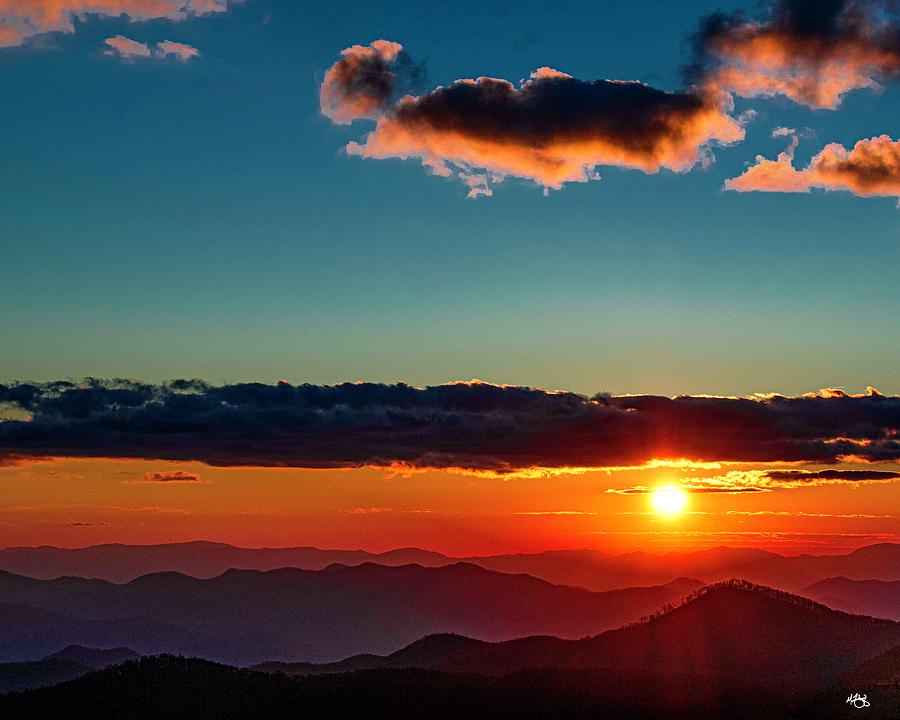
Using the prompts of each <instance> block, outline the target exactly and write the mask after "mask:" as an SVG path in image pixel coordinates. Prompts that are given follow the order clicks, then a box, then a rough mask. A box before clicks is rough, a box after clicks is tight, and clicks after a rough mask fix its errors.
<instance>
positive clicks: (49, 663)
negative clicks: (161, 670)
mask: <svg viewBox="0 0 900 720" xmlns="http://www.w3.org/2000/svg"><path fill="white" fill-rule="evenodd" d="M139 657H140V655H138V654H137V653H136V652H134V651H133V650H129V649H128V648H105V649H104V648H88V647H83V646H81V645H70V646H68V647H65V648H63V649H62V650H60V651H59V652H57V653H54V654H53V655H49V656H47V657H45V658H44V659H43V660H35V661H33V662H22V663H0V693H5V692H18V691H22V690H30V689H34V688H40V687H49V686H51V685H57V684H59V683H62V682H65V681H67V680H72V679H74V678H77V677H81V676H82V675H87V674H88V673H90V672H93V671H94V670H100V669H102V668H105V667H109V666H111V665H119V664H121V663H125V662H129V661H131V660H137V659H138V658H139Z"/></svg>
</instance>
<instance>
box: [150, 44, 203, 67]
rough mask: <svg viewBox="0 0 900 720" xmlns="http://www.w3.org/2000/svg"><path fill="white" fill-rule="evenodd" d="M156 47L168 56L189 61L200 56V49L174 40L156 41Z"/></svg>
mask: <svg viewBox="0 0 900 720" xmlns="http://www.w3.org/2000/svg"><path fill="white" fill-rule="evenodd" d="M156 49H157V50H158V51H159V52H160V53H161V54H162V55H165V56H167V57H174V58H176V59H178V60H183V61H184V62H187V61H188V60H190V59H191V58H195V57H200V51H199V50H198V49H197V48H195V47H193V46H192V45H185V44H184V43H179V42H173V41H172V40H163V41H161V42H158V43H156Z"/></svg>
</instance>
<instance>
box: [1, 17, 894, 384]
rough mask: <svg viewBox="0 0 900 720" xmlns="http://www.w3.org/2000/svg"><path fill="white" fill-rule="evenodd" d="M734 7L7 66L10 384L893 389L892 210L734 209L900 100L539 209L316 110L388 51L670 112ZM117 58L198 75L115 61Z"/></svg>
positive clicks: (789, 108)
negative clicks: (471, 191)
mask: <svg viewBox="0 0 900 720" xmlns="http://www.w3.org/2000/svg"><path fill="white" fill-rule="evenodd" d="M733 6H734V5H733V4H732V5H728V4H725V3H720V2H712V3H699V2H698V3H687V2H685V3H677V4H676V3H670V2H644V3H640V4H639V5H636V4H635V3H633V2H606V3H566V2H557V3H553V4H552V6H547V5H546V4H543V3H536V2H535V3H528V2H524V3H513V2H500V1H498V2H490V3H475V2H472V3H457V4H453V6H452V7H451V6H448V7H443V8H442V9H441V10H440V12H436V11H435V8H434V6H431V5H430V4H425V3H412V2H410V3H398V2H392V3H371V2H370V3H352V2H349V3H348V2H345V3H340V4H337V3H334V4H327V5H322V6H316V7H310V6H308V4H306V3H296V2H290V1H288V0H246V2H245V3H243V4H242V5H240V6H236V7H233V8H232V9H231V10H230V11H229V12H228V13H221V14H216V15H213V16H206V17H200V18H192V19H189V20H185V21H181V22H171V21H168V20H159V21H151V22H144V23H134V22H129V21H128V20H127V18H90V19H88V20H87V21H86V22H84V23H79V24H78V26H77V28H76V31H75V32H74V33H73V34H65V33H58V34H53V35H51V36H45V37H44V38H43V39H42V40H41V42H38V43H33V44H28V45H25V46H22V47H10V48H6V49H3V50H0V96H2V97H3V101H4V109H3V112H2V113H0V136H2V137H3V138H4V142H3V144H2V146H0V147H2V150H0V168H2V169H0V257H2V259H3V267H4V272H3V278H4V281H3V284H2V289H0V336H2V337H3V339H4V341H3V347H2V349H0V380H14V379H26V378H28V379H35V380H46V379H53V378H59V377H81V376H84V375H94V376H103V377H110V376H125V377H141V378H146V379H152V380H161V379H165V378H172V377H181V376H199V377H203V378H206V379H208V380H211V381H214V382H215V381H240V380H260V381H263V380H266V381H268V380H277V379H287V380H290V381H295V382H304V381H305V382H316V383H329V382H339V381H343V380H354V379H367V380H373V381H394V380H405V381H408V382H411V383H415V384H419V385H422V384H427V383H439V382H444V381H448V380H453V379H460V378H464V379H468V378H471V377H479V378H482V379H485V380H491V381H495V382H506V383H515V384H527V385H535V386H542V387H549V388H566V389H571V390H575V391H579V392H596V391H599V390H608V391H613V392H620V393H625V392H657V393H665V394H674V393H703V392H706V393H735V394H745V393H751V392H756V391H780V392H786V393H799V392H804V391H808V390H814V389H817V388H819V387H826V386H845V387H847V388H848V389H851V390H854V391H856V390H860V389H862V388H863V387H864V386H865V385H867V384H870V385H874V386H876V387H878V388H879V389H880V390H882V391H883V392H893V393H896V392H898V391H900V379H898V376H897V372H896V368H897V367H898V360H900V358H898V351H897V348H898V343H897V338H898V335H900V319H898V318H900V314H898V313H897V312H896V310H897V308H898V307H900V289H898V288H900V283H898V282H897V281H898V271H897V268H898V267H900V250H898V248H900V243H898V240H900V237H898V235H900V233H898V229H900V211H898V209H897V203H896V200H895V199H891V198H860V197H856V196H854V195H851V194H849V193H844V192H828V193H825V192H822V191H814V192H812V193H810V194H808V195H804V194H776V193H740V194H739V193H733V192H724V191H722V189H721V187H722V183H723V182H724V180H725V179H727V178H731V177H734V176H736V175H738V174H740V172H741V171H742V170H743V169H744V166H745V164H747V163H748V162H751V161H752V160H753V158H754V157H755V156H756V155H757V154H758V153H760V154H763V155H765V156H766V157H771V158H774V156H775V155H776V154H777V153H778V152H780V151H781V150H783V149H784V147H785V145H786V143H785V139H784V138H774V139H773V138H771V137H770V134H771V131H772V129H773V128H775V127H777V126H789V127H794V128H810V130H811V131H812V132H811V133H809V135H810V137H804V138H801V141H800V146H799V149H798V151H797V158H798V161H799V163H800V164H805V162H806V161H807V160H808V159H809V157H810V156H811V155H813V154H814V153H815V152H817V151H818V150H820V149H821V148H822V146H823V145H824V144H825V143H828V142H832V141H834V142H840V143H842V144H844V145H846V146H847V147H850V146H852V145H853V143H855V142H856V141H857V140H859V139H861V138H867V137H871V136H873V135H879V134H882V133H887V134H891V135H892V136H896V135H897V131H898V129H897V127H896V118H898V117H900V88H898V87H896V86H894V87H890V86H888V87H886V88H885V89H884V90H883V91H881V92H871V91H867V90H863V91H855V92H851V93H849V94H848V95H847V96H846V98H845V99H844V102H843V104H842V106H841V107H840V108H839V109H838V110H836V111H831V110H810V109H808V108H805V107H803V106H800V105H797V104H795V103H793V102H791V101H789V100H787V99H784V98H778V99H770V100H766V99H750V100H745V99H738V100H737V107H736V112H741V111H742V110H745V109H747V108H753V109H755V110H756V111H757V112H758V113H759V115H758V116H757V117H756V118H755V119H753V120H752V121H751V122H750V123H749V124H748V125H747V138H746V140H745V141H744V142H742V143H738V144H736V145H733V146H730V147H727V148H717V149H715V156H716V162H715V164H714V165H712V167H710V168H709V169H707V170H703V169H701V168H699V167H698V168H696V169H695V170H693V171H692V172H690V173H687V174H675V173H671V172H668V171H663V172H661V173H659V174H656V175H645V174H644V173H642V172H640V171H636V170H624V169H616V168H601V174H602V176H603V179H602V180H601V181H599V182H591V183H585V184H578V183H573V184H569V185H567V186H566V187H565V188H564V189H563V190H561V191H554V192H551V193H550V194H549V196H548V197H543V196H542V193H541V190H540V188H537V187H535V186H534V185H533V184H530V183H528V182H525V181H519V180H515V179H508V180H507V181H505V182H504V183H501V184H499V185H497V186H496V187H495V189H494V195H493V197H490V198H478V199H475V200H471V199H467V198H466V192H465V188H464V187H463V186H462V185H461V184H460V183H457V182H453V181H450V180H447V179H444V178H440V177H434V176H430V175H428V174H427V173H426V172H425V171H424V170H423V168H422V167H421V166H420V164H419V163H418V162H416V161H414V160H409V161H401V160H387V161H383V162H382V161H374V160H362V159H358V158H351V157H347V155H346V153H344V152H343V150H342V148H343V146H344V145H345V144H346V143H347V142H348V141H350V140H358V139H360V138H361V137H362V135H363V134H364V133H365V132H366V131H367V130H368V129H370V127H371V124H370V123H365V122H361V123H356V124H354V125H353V126H336V125H333V124H331V123H330V122H329V121H328V119H327V118H324V117H323V116H322V115H321V114H320V112H319V106H318V95H317V93H318V88H319V85H320V84H321V82H322V78H323V76H324V72H325V71H326V70H327V68H328V67H329V66H330V65H331V64H332V63H334V62H335V60H336V59H337V58H338V57H339V53H340V51H341V49H343V48H345V47H347V46H349V45H352V44H354V43H368V42H370V41H372V40H374V39H377V38H387V39H391V40H396V41H399V42H401V43H403V45H404V46H405V48H406V49H407V51H408V52H409V53H410V55H411V56H412V57H413V58H415V59H416V60H420V61H421V60H424V61H425V62H426V66H427V70H428V76H429V80H428V87H429V88H430V87H432V86H435V85H439V84H447V83H449V82H451V81H453V80H454V79H457V78H461V77H477V76H481V75H488V76H495V77H502V78H507V79H510V80H512V81H514V82H518V80H520V79H521V78H525V77H527V76H528V74H529V73H530V72H531V71H532V70H534V69H535V68H537V67H539V66H543V65H549V66H551V67H554V68H557V69H559V70H562V71H565V72H568V73H571V74H573V75H575V76H577V77H579V78H585V79H594V78H607V79H638V80H642V81H645V82H648V83H650V84H652V85H654V86H656V87H660V88H663V89H667V90H674V89H677V88H678V87H679V84H680V65H681V64H682V63H683V62H684V61H685V59H686V56H685V51H686V36H687V35H688V34H689V33H690V32H691V31H692V30H693V29H694V28H695V27H696V25H697V22H698V20H699V19H700V17H702V16H703V15H704V14H706V13H708V12H711V11H713V10H716V9H729V8H730V7H733ZM117 34H122V35H126V36H127V37H129V38H133V39H135V40H138V41H140V42H144V43H154V42H157V41H160V40H165V39H168V40H173V41H177V42H182V43H188V44H190V45H192V46H195V47H197V48H198V49H199V50H200V52H201V53H202V56H201V57H200V58H195V59H192V60H190V61H188V62H179V61H177V60H157V59H147V60H140V59H139V60H136V61H134V62H124V61H123V60H122V59H120V58H116V57H111V56H109V55H107V54H105V53H104V44H103V43H104V39H105V38H108V37H110V36H114V35H117ZM812 133H814V135H813V134H812Z"/></svg>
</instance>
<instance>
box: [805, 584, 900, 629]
mask: <svg viewBox="0 0 900 720" xmlns="http://www.w3.org/2000/svg"><path fill="white" fill-rule="evenodd" d="M800 595H803V596H805V597H808V598H810V599H812V600H815V601H816V602H820V603H822V604H823V605H827V606H828V607H830V608H834V609H835V610H843V611H844V612H849V613H856V614H858V615H871V616H873V617H881V618H888V619H889V620H900V580H895V581H893V582H886V581H884V580H850V579H849V578H845V577H837V578H828V579H826V580H820V581H819V582H817V583H813V584H812V585H809V586H807V587H805V588H803V590H801V591H800Z"/></svg>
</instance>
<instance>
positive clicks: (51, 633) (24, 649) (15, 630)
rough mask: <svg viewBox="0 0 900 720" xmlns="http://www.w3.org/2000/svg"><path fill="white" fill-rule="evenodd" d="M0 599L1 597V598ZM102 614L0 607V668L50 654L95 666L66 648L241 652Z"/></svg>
mask: <svg viewBox="0 0 900 720" xmlns="http://www.w3.org/2000/svg"><path fill="white" fill-rule="evenodd" d="M13 577H15V576H13ZM2 579H3V578H0V581H2ZM31 582H42V581H31ZM2 595H3V593H0V598H2ZM101 602H102V601H101ZM105 614H106V613H105V612H104V608H103V606H102V605H100V606H98V607H97V608H96V609H95V611H94V612H92V613H91V615H92V617H90V618H81V617H74V616H72V615H64V614H62V613H59V612H54V611H51V610H47V609H44V608H41V607H30V606H27V605H23V604H13V603H6V602H0V662H21V661H27V660H38V659H40V658H45V656H47V655H48V654H49V653H57V652H60V653H61V654H60V657H57V658H48V659H61V660H67V661H73V660H74V661H75V662H76V663H78V664H82V665H86V666H92V667H94V666H99V664H98V663H97V662H96V660H97V657H98V656H94V660H93V661H91V660H90V658H89V657H87V655H85V654H82V655H81V657H75V656H76V655H77V654H78V653H77V651H74V650H72V649H71V648H67V647H66V646H69V645H83V646H91V647H107V648H108V647H113V648H119V647H121V646H128V647H133V648H136V649H137V650H138V651H139V652H141V653H143V654H147V655H150V654H156V653H161V652H174V653H180V654H184V655H196V654H198V653H199V652H207V653H210V654H215V655H223V656H224V655H228V654H233V653H238V652H240V646H239V645H230V644H229V643H228V642H227V641H221V640H219V639H217V638H214V637H210V636H206V635H203V634H202V633H199V632H197V631H196V630H194V629H187V628H184V627H176V626H174V625H171V624H166V623H163V622H155V621H153V620H150V619H149V618H147V617H141V616H139V615H128V614H124V615H122V616H120V617H104V615H105Z"/></svg>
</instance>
